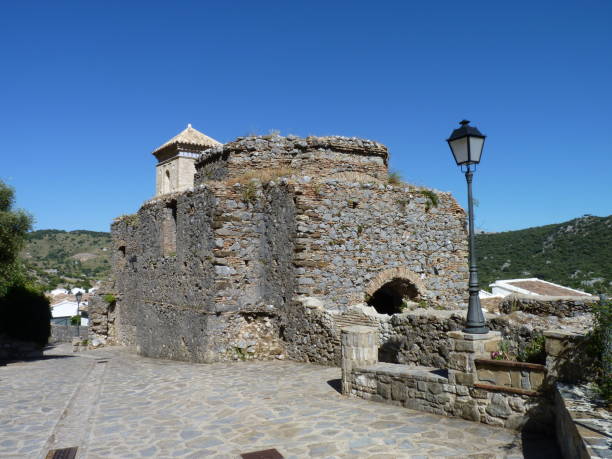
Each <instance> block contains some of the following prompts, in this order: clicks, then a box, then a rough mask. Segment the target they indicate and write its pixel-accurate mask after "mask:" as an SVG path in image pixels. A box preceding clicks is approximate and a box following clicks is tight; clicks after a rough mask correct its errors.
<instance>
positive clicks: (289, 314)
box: [92, 136, 467, 363]
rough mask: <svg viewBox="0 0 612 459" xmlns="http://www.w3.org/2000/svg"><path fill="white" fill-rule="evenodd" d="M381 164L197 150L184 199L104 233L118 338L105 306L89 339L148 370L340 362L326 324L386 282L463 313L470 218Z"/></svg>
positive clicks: (294, 143) (377, 148)
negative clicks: (146, 359)
mask: <svg viewBox="0 0 612 459" xmlns="http://www.w3.org/2000/svg"><path fill="white" fill-rule="evenodd" d="M387 161H388V154H387V149H386V147H385V146H383V145H381V144H379V143H376V142H371V141H367V140H361V139H354V138H344V137H308V138H298V137H292V136H289V137H280V136H266V137H247V138H239V139H237V140H236V141H234V142H230V143H227V144H225V145H223V146H219V147H215V148H212V149H209V150H207V151H205V152H204V153H203V154H202V155H201V157H200V158H199V159H198V160H197V161H196V176H195V181H194V183H195V186H194V188H193V189H192V190H188V191H184V192H181V193H173V194H165V195H162V196H159V197H157V198H155V199H153V200H151V201H148V202H146V203H145V204H144V205H143V206H142V207H141V209H140V210H139V211H138V213H137V214H135V215H131V216H126V217H123V218H119V219H117V220H116V221H115V222H114V224H113V225H112V237H113V243H114V254H113V261H112V263H113V280H112V283H111V285H109V286H108V288H107V289H106V290H108V292H110V293H112V294H113V295H114V296H115V297H116V304H115V305H114V306H113V308H114V309H113V311H112V314H111V315H112V321H111V322H112V330H111V327H108V326H107V323H108V320H109V319H110V316H109V317H108V318H104V317H102V316H104V314H107V315H108V312H104V311H105V308H104V305H103V304H102V303H101V300H100V299H98V300H97V303H96V300H94V302H93V303H94V305H93V307H92V310H94V311H100V313H99V314H97V316H100V317H97V316H96V313H94V314H92V324H94V325H93V326H92V329H95V327H96V326H97V325H95V324H103V325H104V327H106V328H104V327H102V328H100V331H101V332H100V333H99V335H104V333H106V334H107V335H106V336H105V338H107V339H110V340H114V341H115V342H118V343H120V344H124V345H133V346H136V347H137V349H138V351H139V352H140V353H141V354H143V355H147V356H152V357H162V358H171V359H179V360H188V361H197V362H211V361H217V360H235V359H251V358H260V359H262V358H284V357H285V356H289V357H291V358H295V359H298V360H305V361H315V362H321V363H339V355H340V342H339V338H340V336H339V327H338V325H337V324H335V323H334V320H333V317H334V315H333V314H329V312H330V311H331V312H342V311H346V310H347V309H348V308H349V306H351V305H353V304H356V303H363V302H364V301H367V300H368V299H369V298H370V297H371V296H372V295H373V294H374V293H375V292H376V291H377V289H379V288H380V287H382V286H384V285H385V283H388V282H392V281H393V280H394V279H401V280H402V281H403V282H405V283H407V285H410V286H411V288H413V289H414V290H413V291H414V292H416V297H414V298H412V299H413V300H414V301H421V302H425V303H427V304H430V305H435V306H436V307H438V308H447V309H457V308H459V307H462V306H464V305H465V300H466V298H465V296H466V293H465V292H466V291H467V263H466V258H467V237H466V229H465V213H464V211H463V210H462V209H461V207H459V206H458V204H457V202H456V201H455V200H454V199H453V197H452V196H451V195H450V194H448V193H443V192H435V194H434V197H435V198H436V199H435V201H437V202H434V200H432V198H431V192H430V191H428V190H424V189H422V188H417V187H413V186H409V185H407V184H398V185H390V184H388V183H387V175H388V172H387ZM304 298H310V299H312V301H314V302H315V303H316V305H317V306H316V307H315V308H312V307H310V308H309V307H307V306H305V303H304V301H301V300H303V299H304ZM98 303H99V304H98ZM96 304H97V306H96ZM326 312H327V314H326ZM317 346H319V347H317Z"/></svg>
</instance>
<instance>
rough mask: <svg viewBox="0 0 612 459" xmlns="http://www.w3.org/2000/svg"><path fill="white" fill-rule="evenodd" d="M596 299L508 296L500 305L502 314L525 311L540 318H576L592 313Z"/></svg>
mask: <svg viewBox="0 0 612 459" xmlns="http://www.w3.org/2000/svg"><path fill="white" fill-rule="evenodd" d="M596 301H597V298H596V297H585V296H573V297H532V296H527V295H516V294H513V295H508V296H507V297H505V298H504V299H503V300H502V301H501V303H500V305H499V310H500V312H502V313H505V314H509V313H511V312H513V311H523V312H527V313H529V314H535V315H540V316H558V317H575V316H578V315H581V314H587V313H590V312H591V305H592V304H593V303H595V302H596Z"/></svg>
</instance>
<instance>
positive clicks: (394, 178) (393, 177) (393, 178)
mask: <svg viewBox="0 0 612 459" xmlns="http://www.w3.org/2000/svg"><path fill="white" fill-rule="evenodd" d="M387 182H389V185H394V186H397V185H401V184H402V183H403V178H402V174H400V173H399V172H397V171H391V172H389V175H388V176H387Z"/></svg>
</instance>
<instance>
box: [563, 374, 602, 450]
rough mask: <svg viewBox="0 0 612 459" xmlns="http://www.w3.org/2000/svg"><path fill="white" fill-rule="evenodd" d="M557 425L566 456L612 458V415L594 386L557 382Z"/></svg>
mask: <svg viewBox="0 0 612 459" xmlns="http://www.w3.org/2000/svg"><path fill="white" fill-rule="evenodd" d="M555 415H556V416H555V428H556V433H557V442H558V443H559V447H560V448H561V453H562V454H563V457H564V458H566V459H589V458H609V457H612V414H610V411H609V410H608V409H606V408H605V404H604V403H602V401H601V400H598V396H597V394H596V393H595V391H594V390H593V388H591V387H589V386H587V385H582V386H571V385H566V384H556V386H555Z"/></svg>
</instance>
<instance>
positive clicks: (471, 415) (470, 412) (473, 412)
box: [460, 402, 480, 422]
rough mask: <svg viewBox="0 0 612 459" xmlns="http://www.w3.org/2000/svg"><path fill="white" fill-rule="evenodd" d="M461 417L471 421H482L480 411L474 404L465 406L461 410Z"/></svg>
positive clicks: (469, 403) (470, 403)
mask: <svg viewBox="0 0 612 459" xmlns="http://www.w3.org/2000/svg"><path fill="white" fill-rule="evenodd" d="M460 416H461V417H462V418H463V419H468V420H470V421H476V422H478V421H480V412H479V411H478V406H477V405H476V403H474V402H468V403H465V404H463V405H462V406H461V408H460Z"/></svg>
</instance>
